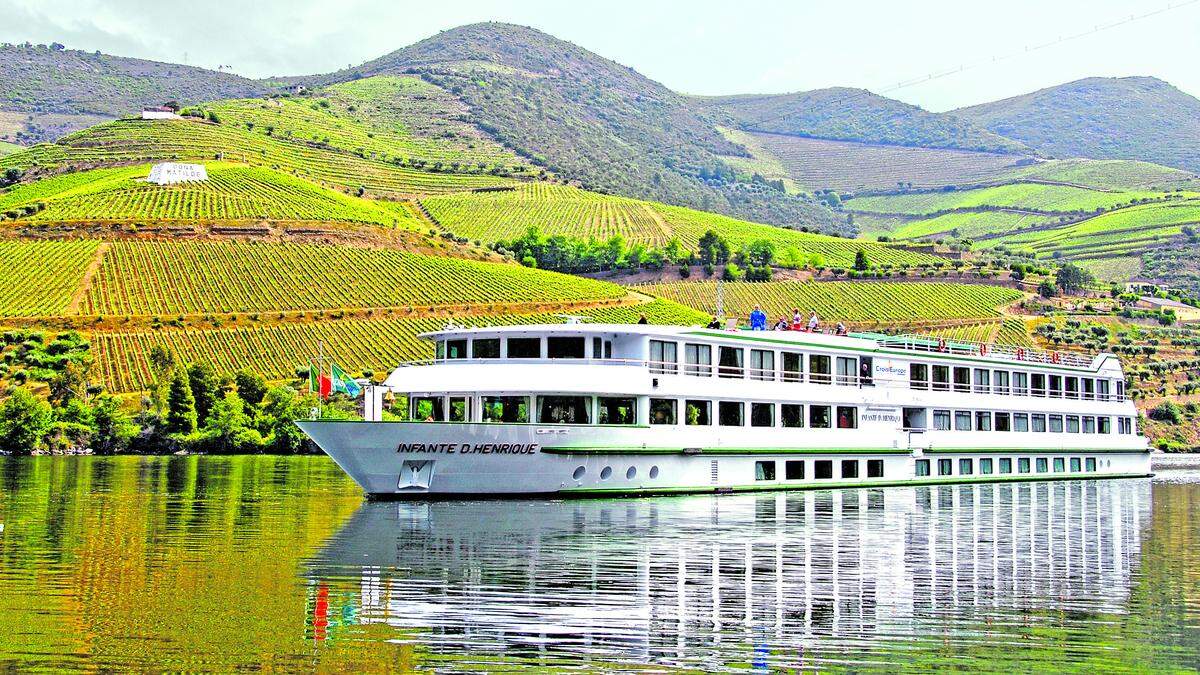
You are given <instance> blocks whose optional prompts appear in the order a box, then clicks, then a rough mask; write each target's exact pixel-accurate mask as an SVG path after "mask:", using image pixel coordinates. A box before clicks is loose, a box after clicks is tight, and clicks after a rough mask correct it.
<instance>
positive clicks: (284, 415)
mask: <svg viewBox="0 0 1200 675" xmlns="http://www.w3.org/2000/svg"><path fill="white" fill-rule="evenodd" d="M315 405H316V401H315V400H314V399H313V398H312V397H311V396H307V397H306V396H302V395H300V393H298V392H297V391H296V390H295V389H292V388H291V387H286V386H279V387H271V388H270V389H268V390H267V393H266V394H265V395H264V396H263V400H262V404H261V405H259V407H258V414H257V417H256V419H255V427H256V428H257V429H258V430H259V432H260V433H261V434H262V435H263V436H264V437H265V438H266V446H267V449H268V450H269V451H270V452H276V453H284V454H295V453H297V452H300V451H301V450H302V449H303V448H304V447H305V445H306V443H307V441H308V437H307V436H305V435H304V432H302V431H300V427H297V426H296V424H295V422H296V420H301V419H307V418H308V414H309V410H310V409H311V408H313V407H314V406H315Z"/></svg>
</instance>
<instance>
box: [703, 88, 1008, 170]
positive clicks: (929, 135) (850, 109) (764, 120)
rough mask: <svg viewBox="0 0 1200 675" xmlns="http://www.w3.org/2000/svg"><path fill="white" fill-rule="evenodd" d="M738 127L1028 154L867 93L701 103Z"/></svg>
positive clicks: (964, 123)
mask: <svg viewBox="0 0 1200 675" xmlns="http://www.w3.org/2000/svg"><path fill="white" fill-rule="evenodd" d="M696 100H697V102H698V103H699V104H700V105H702V106H704V107H707V108H709V109H710V110H712V111H713V113H714V114H716V115H718V116H719V117H724V118H726V119H728V120H729V121H730V122H731V124H730V126H734V127H737V128H741V129H743V130H747V131H760V132H770V133H776V134H787V135H790V136H806V137H814V138H826V139H835V140H844V141H860V142H865V143H878V144H886V145H907V146H918V147H925V148H955V149H960V150H979V151H987V152H1003V153H1020V154H1024V153H1026V152H1027V151H1028V149H1027V148H1026V147H1024V146H1023V145H1022V144H1021V143H1019V142H1016V141H1013V140H1011V139H1008V138H1003V137H1002V136H1000V135H997V134H994V133H992V132H989V131H987V130H986V129H983V128H981V127H978V126H976V125H975V124H974V123H972V122H970V121H968V120H965V119H961V118H957V117H955V116H953V115H946V114H941V113H931V112H928V111H926V110H922V109H921V108H918V107H917V106H914V105H909V104H907V103H902V102H900V101H896V100H893V99H890V98H886V97H883V96H879V95H877V94H872V93H871V92H869V91H866V90H863V89H846V88H842V87H835V88H830V89H817V90H814V91H806V92H799V93H795V94H774V95H739V96H718V97H706V98H698V99H696Z"/></svg>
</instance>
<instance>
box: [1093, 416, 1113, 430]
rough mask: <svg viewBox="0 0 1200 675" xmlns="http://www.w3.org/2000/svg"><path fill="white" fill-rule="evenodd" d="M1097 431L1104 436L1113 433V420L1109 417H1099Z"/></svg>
mask: <svg viewBox="0 0 1200 675" xmlns="http://www.w3.org/2000/svg"><path fill="white" fill-rule="evenodd" d="M1096 429H1097V430H1098V431H1099V432H1100V433H1102V434H1111V433H1112V419H1111V418H1109V417H1097V418H1096Z"/></svg>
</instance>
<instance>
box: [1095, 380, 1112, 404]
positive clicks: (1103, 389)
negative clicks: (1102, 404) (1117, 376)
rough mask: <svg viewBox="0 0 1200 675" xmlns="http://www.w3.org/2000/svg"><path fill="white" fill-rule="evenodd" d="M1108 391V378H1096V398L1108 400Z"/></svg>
mask: <svg viewBox="0 0 1200 675" xmlns="http://www.w3.org/2000/svg"><path fill="white" fill-rule="evenodd" d="M1108 391H1109V390H1108V380H1096V398H1098V399H1100V400H1101V401H1107V400H1108Z"/></svg>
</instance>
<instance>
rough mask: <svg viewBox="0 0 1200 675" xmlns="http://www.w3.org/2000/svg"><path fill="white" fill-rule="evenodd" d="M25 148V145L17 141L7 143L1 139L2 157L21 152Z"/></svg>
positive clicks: (0, 154)
mask: <svg viewBox="0 0 1200 675" xmlns="http://www.w3.org/2000/svg"><path fill="white" fill-rule="evenodd" d="M24 149H25V148H24V147H23V146H20V145H17V144H16V143H6V142H4V141H0V157H3V156H4V155H11V154H13V153H14V152H20V151H22V150H24Z"/></svg>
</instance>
